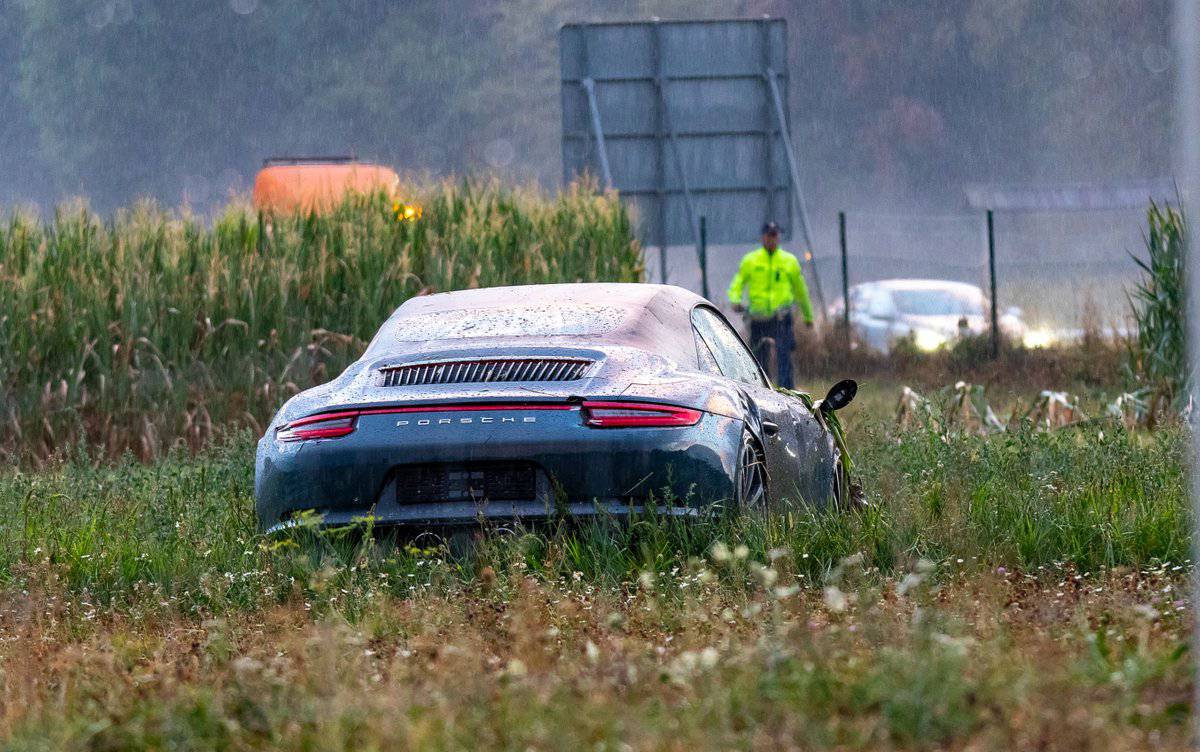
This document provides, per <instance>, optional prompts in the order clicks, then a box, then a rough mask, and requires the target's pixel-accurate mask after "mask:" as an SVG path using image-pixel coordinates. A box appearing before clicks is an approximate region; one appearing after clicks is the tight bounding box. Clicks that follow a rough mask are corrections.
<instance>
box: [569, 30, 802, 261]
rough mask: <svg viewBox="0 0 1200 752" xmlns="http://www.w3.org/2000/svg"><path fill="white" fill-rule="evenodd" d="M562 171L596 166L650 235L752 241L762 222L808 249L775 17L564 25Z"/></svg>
mask: <svg viewBox="0 0 1200 752" xmlns="http://www.w3.org/2000/svg"><path fill="white" fill-rule="evenodd" d="M559 44H560V54H561V67H562V121H563V175H564V179H565V180H571V179H573V178H574V177H576V176H577V175H580V174H582V173H585V172H586V173H590V174H592V175H593V176H595V177H596V178H598V179H599V180H601V181H602V183H603V185H604V187H606V188H615V189H616V190H617V191H619V192H620V194H621V196H622V197H623V198H624V199H625V200H626V201H628V202H629V204H630V205H631V206H632V207H633V208H634V211H635V212H636V214H637V217H638V222H639V228H640V232H641V237H642V240H643V242H644V243H646V244H648V245H655V246H657V247H658V249H659V253H660V254H662V256H661V258H662V263H661V264H660V267H659V268H660V270H662V273H663V275H664V278H665V273H666V262H665V252H666V247H667V246H668V245H683V244H692V243H695V244H696V246H697V249H698V250H699V249H700V248H701V247H702V243H701V239H700V218H701V217H704V218H705V219H706V222H705V224H706V227H707V230H708V232H707V236H708V237H707V239H708V241H709V242H712V243H714V244H717V243H747V242H752V241H754V240H755V239H756V238H757V237H758V234H759V229H760V227H761V225H762V223H763V222H764V221H765V220H768V219H773V220H780V221H782V222H784V225H785V228H784V229H785V230H786V231H790V229H791V228H797V229H798V231H799V240H801V241H802V242H803V243H805V245H806V250H807V249H811V247H812V243H811V240H810V237H809V232H808V222H807V217H806V215H805V209H804V205H803V202H802V201H801V200H800V193H799V191H798V190H797V187H798V184H799V177H798V169H797V163H796V159H795V156H794V154H793V153H792V148H791V144H792V140H791V136H790V134H789V132H788V117H787V113H788V101H787V96H788V78H787V25H786V23H785V22H784V21H782V20H780V19H771V18H762V19H747V20H731V21H724V20H723V21H670V22H668V21H648V22H631V23H584V24H568V25H566V26H563V28H562V30H561V31H560V33H559Z"/></svg>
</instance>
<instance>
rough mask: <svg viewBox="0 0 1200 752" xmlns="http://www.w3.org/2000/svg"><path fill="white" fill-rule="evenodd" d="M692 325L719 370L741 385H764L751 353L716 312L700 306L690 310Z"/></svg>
mask: <svg viewBox="0 0 1200 752" xmlns="http://www.w3.org/2000/svg"><path fill="white" fill-rule="evenodd" d="M692 324H693V325H694V326H695V327H696V331H697V332H698V333H699V334H700V339H701V340H702V341H703V343H704V344H706V345H707V346H708V349H709V351H710V352H711V354H712V357H713V358H714V359H715V360H716V362H717V367H718V368H720V369H721V373H723V374H724V375H725V376H727V377H728V378H731V379H733V380H735V381H740V382H742V383H743V384H754V385H757V386H766V384H765V383H764V382H763V377H762V372H761V371H759V369H758V363H757V362H756V361H755V360H754V356H753V355H751V354H750V351H749V350H747V349H746V346H745V345H743V344H742V340H741V339H740V338H739V337H738V336H737V332H735V331H733V329H731V328H730V327H729V324H727V323H725V320H724V319H722V318H721V316H720V315H719V314H718V313H717V312H716V311H713V310H712V309H711V308H704V307H700V308H696V309H694V310H693V311H692ZM701 362H703V355H702V356H701Z"/></svg>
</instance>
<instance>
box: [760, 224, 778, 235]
mask: <svg viewBox="0 0 1200 752" xmlns="http://www.w3.org/2000/svg"><path fill="white" fill-rule="evenodd" d="M762 234H763V235H778V234H779V223H778V222H767V223H766V224H764V225H763V228H762Z"/></svg>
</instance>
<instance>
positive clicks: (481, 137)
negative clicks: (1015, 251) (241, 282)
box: [0, 0, 1173, 207]
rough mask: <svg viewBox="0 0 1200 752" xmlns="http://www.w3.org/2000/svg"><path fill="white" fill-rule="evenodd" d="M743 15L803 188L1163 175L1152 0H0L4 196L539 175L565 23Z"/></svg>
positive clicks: (821, 199)
mask: <svg viewBox="0 0 1200 752" xmlns="http://www.w3.org/2000/svg"><path fill="white" fill-rule="evenodd" d="M762 14H770V15H773V16H780V17H784V18H786V19H787V20H788V25H789V31H790V47H791V56H792V70H791V80H792V99H791V101H792V104H793V112H792V115H793V117H794V122H795V136H796V139H797V142H798V143H797V145H798V147H799V150H800V152H801V155H802V158H803V160H804V173H805V180H806V182H807V183H808V185H807V186H806V187H807V193H809V194H810V196H811V199H810V200H811V201H813V202H814V203H816V204H818V206H820V205H824V204H838V205H847V206H863V205H873V204H875V203H877V201H878V199H879V198H885V199H886V200H887V202H888V203H891V204H894V203H916V204H920V205H932V206H943V207H944V206H953V207H958V206H961V205H962V203H963V198H962V185H963V183H966V182H981V181H982V182H1021V181H1034V182H1065V181H1083V180H1109V179H1114V178H1134V177H1151V176H1154V177H1157V176H1164V175H1167V174H1169V172H1170V164H1169V151H1170V150H1169V133H1170V132H1171V123H1170V119H1171V108H1170V106H1169V105H1170V103H1171V96H1172V91H1171V86H1172V75H1173V71H1172V68H1171V66H1172V60H1171V55H1170V52H1169V47H1170V41H1169V24H1168V22H1169V17H1170V8H1169V3H1168V2H1166V1H1165V0H1075V1H1072V0H1060V1H1058V2H1054V3H1046V2H1035V1H1034V0H960V1H958V2H921V1H920V0H904V2H873V1H868V0H809V1H806V2H781V1H779V0H744V1H742V2H723V3H722V2H696V1H694V0H691V1H688V2H679V1H676V2H670V1H666V2H651V1H649V0H647V1H643V2H637V1H634V0H599V1H595V2H565V1H564V0H506V1H503V2H502V1H499V0H490V1H488V0H484V1H478V0H477V1H474V2H466V1H464V0H405V1H404V2H394V1H393V2H387V1H385V0H337V1H336V2H335V1H333V0H303V1H299V0H288V1H286V2H285V1H284V0H154V1H151V0H0V200H2V201H4V202H5V203H11V202H13V201H37V202H48V201H54V200H56V199H58V198H61V197H63V196H67V195H75V194H85V195H87V196H89V197H91V200H92V201H93V203H94V205H96V206H98V207H111V206H113V205H116V204H120V203H123V202H126V201H128V200H129V199H131V198H133V197H136V196H142V195H149V196H154V197H156V198H158V199H161V200H162V201H165V202H170V203H175V202H178V201H180V200H182V199H185V198H186V199H189V200H192V201H193V202H198V203H206V202H209V201H213V200H220V199H222V198H224V196H225V194H226V193H227V191H228V190H229V189H230V188H231V187H232V188H235V189H239V188H245V187H246V186H247V183H248V181H249V180H250V179H251V178H252V176H253V173H254V171H255V170H256V169H257V167H258V166H259V164H260V162H261V160H262V159H263V157H265V156H268V155H271V154H276V153H344V152H347V151H349V150H351V149H353V150H354V151H356V152H357V154H358V155H360V156H361V157H364V158H373V159H377V160H380V161H383V162H387V163H389V164H393V165H395V166H397V167H399V168H401V169H417V170H422V169H428V170H431V171H433V172H435V173H460V174H461V173H475V172H483V171H492V172H499V173H502V174H505V175H510V176H512V177H515V178H518V179H522V180H527V179H536V180H538V181H541V182H542V183H544V184H546V185H555V184H557V183H558V181H559V180H560V158H559V140H558V139H559V130H560V129H559V122H560V121H559V117H560V116H559V104H558V102H559V100H558V84H557V78H558V46H557V31H558V28H559V26H560V25H561V24H562V23H564V22H567V21H579V20H603V19H637V18H647V17H649V16H653V15H657V16H661V17H663V18H712V17H747V16H750V17H753V16H759V15H762Z"/></svg>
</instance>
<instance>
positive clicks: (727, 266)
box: [646, 208, 1146, 336]
mask: <svg viewBox="0 0 1200 752" xmlns="http://www.w3.org/2000/svg"><path fill="white" fill-rule="evenodd" d="M1145 221H1146V213H1145V210H1143V209H1136V208H1129V209H1104V210H1072V211H1051V210H1045V211H1022V212H996V213H995V215H994V237H995V245H996V249H995V252H996V284H997V296H996V297H997V302H998V304H999V307H1000V309H1001V310H1002V311H1004V310H1007V309H1009V308H1019V309H1021V314H1022V318H1023V319H1024V320H1025V322H1026V323H1027V324H1028V325H1029V326H1030V327H1034V328H1039V329H1052V330H1055V331H1057V332H1060V333H1061V334H1062V335H1064V336H1070V335H1072V334H1075V335H1077V334H1079V333H1081V332H1082V331H1083V330H1084V329H1092V330H1096V331H1100V332H1118V331H1126V330H1127V329H1128V326H1129V302H1128V298H1127V297H1126V291H1127V290H1128V289H1130V288H1131V287H1132V285H1133V284H1134V283H1135V282H1136V281H1137V279H1138V276H1139V269H1138V266H1137V264H1136V263H1134V260H1133V256H1138V257H1140V256H1142V255H1143V254H1144V251H1143V247H1144V229H1143V228H1144V225H1145ZM827 224H828V225H830V226H828V227H822V228H821V230H822V231H821V232H820V233H819V234H818V243H819V246H818V248H817V249H816V254H815V261H814V264H815V271H816V274H817V275H819V277H820V282H821V287H822V291H823V293H824V299H825V304H826V307H827V308H828V307H831V306H834V305H835V304H836V303H837V302H838V301H839V300H840V299H841V294H842V292H841V291H842V259H841V251H840V247H839V239H838V233H837V218H836V215H835V216H834V217H833V221H832V222H828V223H827ZM757 245H758V239H757V238H747V239H746V243H745V245H721V246H710V247H709V249H708V254H707V258H708V280H709V283H708V288H709V297H710V298H712V299H713V300H714V301H716V302H718V303H719V304H721V305H725V304H726V301H725V290H726V288H727V287H728V285H729V282H730V280H731V279H732V277H733V274H734V273H735V272H736V270H737V265H738V262H739V261H740V259H741V257H742V255H743V254H745V253H746V252H748V251H749V250H752V249H753V248H755V247H757ZM784 247H785V248H788V249H789V250H791V251H793V252H795V253H797V254H798V255H801V254H803V253H804V251H805V250H807V249H804V248H801V247H799V246H797V245H796V244H795V243H792V244H786V243H785V244H784ZM846 251H847V264H846V266H847V271H848V276H849V280H848V281H849V284H850V285H856V284H860V283H863V282H872V281H877V280H883V279H897V278H910V279H911V278H919V279H944V280H953V281H958V282H967V283H970V284H974V285H978V286H979V287H980V288H982V289H983V290H984V291H985V292H987V291H988V290H989V279H988V276H989V275H988V238H987V219H986V213H985V212H981V211H970V212H961V213H952V214H920V213H908V214H901V213H875V212H862V211H849V212H847V214H846ZM646 260H647V274H646V279H647V280H649V281H654V282H657V281H659V279H660V270H659V266H658V251H657V249H647V252H646ZM805 270H806V274H807V276H808V277H809V287H810V290H812V291H813V293H814V296H813V297H814V305H815V304H816V302H817V301H816V295H815V293H816V290H815V289H814V288H815V284H814V282H815V280H814V279H813V278H812V277H813V273H812V269H811V267H809V265H808V264H806V266H805ZM666 279H667V281H668V282H670V283H671V284H678V285H681V286H683V287H687V288H688V289H691V290H694V291H696V292H700V291H701V289H702V284H701V270H700V265H699V261H698V256H697V253H696V249H695V248H693V247H692V246H672V247H670V248H668V252H667V275H666Z"/></svg>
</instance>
